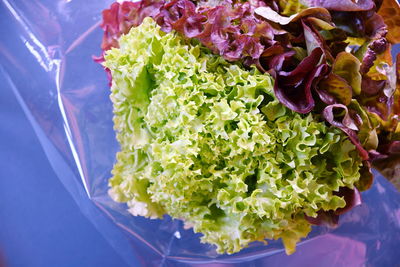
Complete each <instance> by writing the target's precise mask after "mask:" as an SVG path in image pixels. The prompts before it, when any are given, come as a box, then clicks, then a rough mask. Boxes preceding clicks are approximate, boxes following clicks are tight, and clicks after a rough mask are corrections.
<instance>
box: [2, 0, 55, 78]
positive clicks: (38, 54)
mask: <svg viewBox="0 0 400 267" xmlns="http://www.w3.org/2000/svg"><path fill="white" fill-rule="evenodd" d="M3 3H4V4H5V5H6V7H7V8H8V10H9V11H10V12H11V14H12V15H13V16H14V18H15V19H16V20H17V21H18V22H19V23H20V25H21V26H22V27H23V29H24V31H25V32H26V33H27V35H28V36H29V38H30V40H31V41H32V42H33V44H34V45H33V44H31V43H30V42H28V41H27V40H26V39H25V38H23V37H22V36H21V38H22V41H23V42H24V44H25V46H26V47H27V48H28V50H29V51H30V52H31V53H32V55H33V56H34V57H35V58H36V60H37V61H38V62H39V64H40V65H41V66H42V67H43V68H44V69H45V71H46V72H49V71H51V69H52V67H53V60H52V59H51V58H50V56H49V54H48V53H47V49H46V47H44V46H43V45H42V44H41V43H40V41H39V40H38V39H37V38H36V37H35V35H33V34H32V33H31V32H30V30H29V27H28V25H27V24H26V23H25V21H24V20H23V18H22V17H21V16H20V15H19V14H18V12H17V11H16V10H15V9H14V7H13V6H12V5H11V4H10V3H9V2H8V0H4V1H3Z"/></svg>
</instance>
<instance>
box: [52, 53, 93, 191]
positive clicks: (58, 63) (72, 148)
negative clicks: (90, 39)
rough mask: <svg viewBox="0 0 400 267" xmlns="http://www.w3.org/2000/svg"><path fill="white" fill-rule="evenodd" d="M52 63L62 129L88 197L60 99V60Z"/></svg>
mask: <svg viewBox="0 0 400 267" xmlns="http://www.w3.org/2000/svg"><path fill="white" fill-rule="evenodd" d="M53 63H54V65H55V66H56V72H55V73H56V87H57V101H58V106H59V107H60V112H61V116H62V117H63V122H64V123H63V126H64V131H65V135H66V136H67V139H68V144H69V147H70V149H71V152H72V156H73V157H74V160H75V163H76V167H77V169H78V172H79V176H80V178H81V180H82V183H83V186H84V188H85V191H86V194H87V195H88V197H89V198H90V193H89V189H88V187H87V182H86V179H85V175H84V173H83V170H82V165H81V161H80V159H79V155H78V152H77V151H76V148H75V145H74V142H73V140H72V132H71V129H70V127H69V124H68V118H67V114H66V112H65V108H64V103H63V101H62V97H61V96H62V94H61V79H60V78H61V77H60V74H61V60H59V59H57V60H53Z"/></svg>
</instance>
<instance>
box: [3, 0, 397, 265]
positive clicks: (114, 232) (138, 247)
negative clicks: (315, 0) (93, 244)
mask: <svg viewBox="0 0 400 267" xmlns="http://www.w3.org/2000/svg"><path fill="white" fill-rule="evenodd" d="M111 3H112V1H106V0H96V1H94V0H90V1H89V0H86V1H84V0H40V1H39V0H21V1H11V0H2V1H1V3H0V10H1V14H2V19H1V20H0V25H1V30H2V31H5V32H4V33H3V34H1V39H0V62H1V65H0V71H1V72H2V74H3V75H4V77H6V79H7V82H8V83H9V84H10V86H11V87H12V88H13V90H14V93H15V95H16V96H17V98H18V100H19V103H20V104H21V106H22V107H23V109H24V111H25V112H26V114H27V116H28V118H29V119H30V121H31V123H32V125H33V127H34V129H35V131H36V133H37V135H38V137H39V139H40V141H41V143H42V145H43V147H44V150H45V152H46V154H47V156H48V158H49V161H50V163H51V165H52V167H53V168H54V170H55V171H56V173H57V175H58V177H59V179H60V180H61V182H62V183H63V184H64V185H65V188H66V189H67V190H68V191H69V192H70V193H71V195H72V196H73V198H74V199H75V201H76V202H77V204H78V205H79V207H80V208H81V209H82V212H83V213H84V214H85V215H86V216H87V217H88V218H89V219H90V220H91V221H92V222H93V223H94V225H95V226H96V227H97V228H98V229H99V231H100V232H101V233H103V234H104V236H105V237H106V239H107V240H108V241H109V242H110V243H111V244H112V245H113V247H114V248H115V249H116V251H117V252H119V253H120V254H121V255H122V256H123V258H124V259H125V260H126V262H127V263H128V264H129V265H132V266H138V265H145V266H236V265H243V266H292V265H293V266H314V265H315V264H317V265H318V266H336V267H337V266H394V265H395V264H397V263H398V261H397V260H396V259H397V252H398V246H399V245H400V194H399V193H398V192H397V191H396V190H395V189H394V188H393V186H391V185H390V184H389V183H388V182H387V181H386V180H385V179H384V178H383V177H382V176H380V175H379V174H378V173H377V172H375V182H374V185H373V187H372V188H371V189H370V190H369V191H367V192H364V193H363V194H362V196H363V201H364V203H363V204H362V205H361V206H358V207H356V208H355V209H353V210H352V211H351V212H349V213H347V214H345V215H344V216H342V217H341V218H340V226H339V227H338V228H337V229H328V228H324V227H315V228H314V230H313V231H312V232H311V233H310V235H309V236H308V238H306V239H305V240H303V241H302V242H300V243H299V244H298V248H297V252H296V253H294V254H293V255H291V256H287V255H286V254H285V251H284V249H283V245H282V243H281V241H270V242H269V245H268V246H265V245H263V244H261V243H253V244H252V245H251V246H250V247H249V248H246V249H244V250H243V251H241V252H240V253H236V254H233V255H218V254H216V252H215V250H214V248H213V247H212V246H210V245H206V244H201V243H200V241H199V236H200V234H194V233H193V231H192V230H184V229H183V227H182V226H183V225H182V222H180V221H178V220H172V219H171V218H169V217H165V219H164V220H149V219H145V218H141V217H133V216H131V215H130V214H129V213H128V212H127V211H126V206H125V204H119V203H115V202H113V201H112V200H111V199H110V197H109V196H108V194H107V190H108V185H107V181H108V178H109V177H110V170H111V169H112V165H113V163H114V160H115V154H116V152H117V151H118V143H117V142H116V140H115V134H114V131H113V124H112V105H111V102H110V100H109V86H108V82H107V79H106V74H105V73H104V70H103V69H102V67H101V66H99V65H98V64H97V63H95V62H94V61H93V59H92V55H99V54H100V48H99V46H100V42H101V36H102V32H101V29H100V28H99V24H100V19H101V17H100V15H101V10H102V9H104V8H106V7H108V6H109V5H110V4H111Z"/></svg>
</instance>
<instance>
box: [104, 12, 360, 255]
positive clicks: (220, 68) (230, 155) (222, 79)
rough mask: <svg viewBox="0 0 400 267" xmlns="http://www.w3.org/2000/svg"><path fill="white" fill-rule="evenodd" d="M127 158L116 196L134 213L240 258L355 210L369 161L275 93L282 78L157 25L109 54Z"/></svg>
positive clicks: (116, 178)
mask: <svg viewBox="0 0 400 267" xmlns="http://www.w3.org/2000/svg"><path fill="white" fill-rule="evenodd" d="M104 65H105V66H106V67H107V68H108V69H109V70H110V71H111V74H112V88H111V90H112V93H111V100H112V102H113V105H114V124H115V130H116V132H117V139H118V141H119V143H120V152H118V154H117V161H116V163H115V166H114V168H113V170H112V175H113V176H112V178H111V179H110V182H109V184H110V187H111V188H110V191H109V193H110V195H111V197H112V198H113V199H114V200H116V201H119V202H126V203H127V205H128V207H129V211H130V212H131V213H132V214H133V215H135V216H145V217H149V218H162V216H163V215H165V214H169V215H170V216H172V217H174V218H178V219H182V220H184V222H185V224H186V225H190V226H192V227H193V230H194V231H195V232H201V233H202V234H203V236H202V242H207V243H211V244H214V245H216V247H217V251H218V252H219V253H234V252H237V251H239V250H240V249H242V248H243V247H246V246H247V245H248V244H249V243H250V242H252V241H265V239H279V238H281V239H282V241H283V243H284V245H285V248H286V251H287V253H288V254H290V253H293V252H294V251H295V246H296V243H297V242H298V241H299V240H300V239H301V238H303V237H306V236H307V234H308V233H309V232H310V230H311V226H310V223H309V222H308V221H307V220H306V217H316V216H317V213H318V211H321V210H323V211H332V210H336V209H339V208H343V207H344V206H345V204H346V202H345V200H344V199H343V197H339V196H338V195H337V194H335V192H338V191H339V189H340V188H341V187H348V188H354V184H355V183H356V182H357V181H358V180H359V178H360V172H359V171H360V167H361V165H362V160H361V158H360V156H359V154H358V152H357V151H356V150H355V147H354V145H353V144H352V143H351V142H350V141H349V140H348V138H347V137H346V136H345V135H344V134H343V133H342V132H341V131H340V130H339V129H337V128H334V127H331V126H327V124H326V123H324V122H321V120H320V118H318V117H317V115H313V114H308V115H304V114H299V113H296V112H294V111H291V110H289V109H288V108H286V107H284V106H283V105H282V104H280V103H279V101H278V100H277V99H276V98H275V96H274V93H273V80H272V78H271V77H270V76H269V75H268V74H262V73H260V72H259V71H258V70H257V69H255V68H253V69H245V68H243V67H242V66H241V65H240V64H239V63H237V64H232V63H229V62H227V61H225V60H224V59H223V58H222V57H220V56H217V55H213V54H212V53H211V52H210V51H209V50H207V49H206V48H204V47H202V46H201V45H199V44H198V43H194V41H193V40H192V41H188V40H187V39H183V38H182V37H181V36H180V35H179V34H178V33H176V32H170V33H164V32H162V31H161V30H160V28H159V26H157V24H156V23H155V22H154V21H153V20H152V19H151V18H146V19H144V21H143V23H142V24H141V25H140V26H138V27H134V28H132V29H131V30H130V31H129V33H127V34H126V35H123V36H121V38H120V40H119V48H113V49H111V50H109V51H107V53H106V55H105V63H104Z"/></svg>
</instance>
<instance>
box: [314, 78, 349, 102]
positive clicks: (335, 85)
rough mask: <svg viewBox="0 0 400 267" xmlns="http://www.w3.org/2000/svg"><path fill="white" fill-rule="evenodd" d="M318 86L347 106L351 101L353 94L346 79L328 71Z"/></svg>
mask: <svg viewBox="0 0 400 267" xmlns="http://www.w3.org/2000/svg"><path fill="white" fill-rule="evenodd" d="M319 88H320V89H322V90H325V91H326V92H328V93H329V94H330V95H331V96H333V97H334V98H335V99H336V100H337V101H338V102H339V103H341V104H344V105H346V106H347V105H348V104H350V102H351V99H352V96H353V94H352V88H351V86H350V85H349V84H348V83H347V81H346V80H345V79H343V78H342V77H340V76H339V75H336V74H334V73H330V74H329V76H328V77H327V78H325V79H323V80H322V81H321V82H320V84H319Z"/></svg>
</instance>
